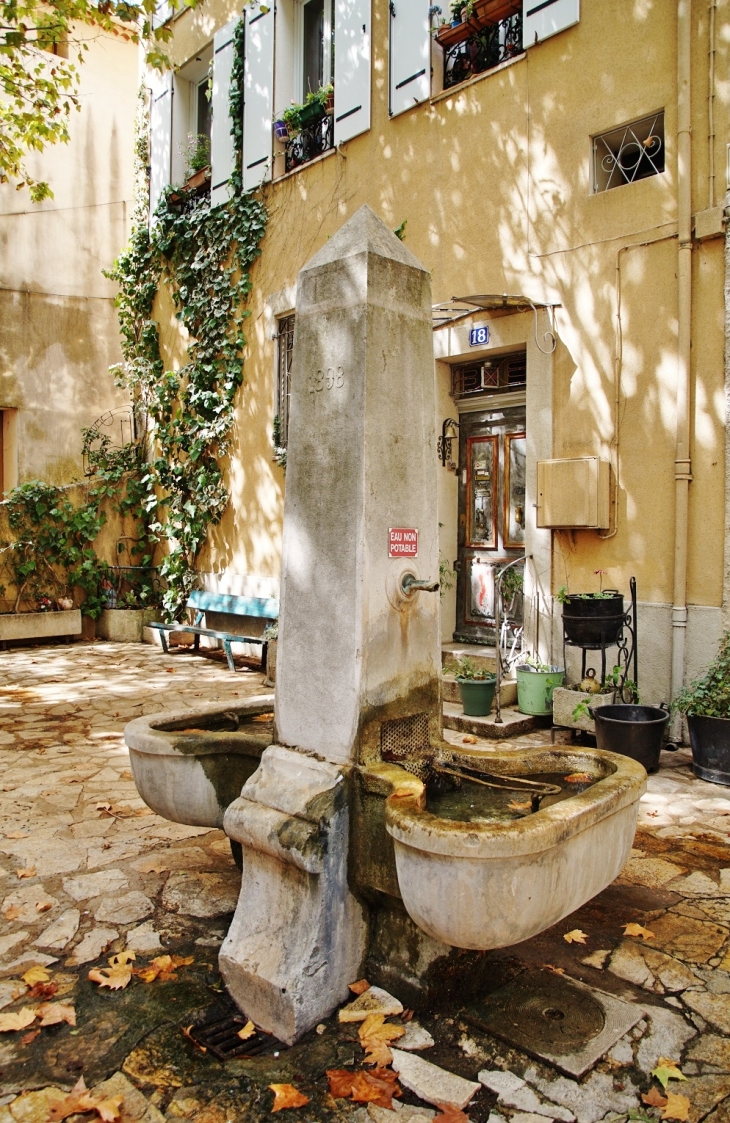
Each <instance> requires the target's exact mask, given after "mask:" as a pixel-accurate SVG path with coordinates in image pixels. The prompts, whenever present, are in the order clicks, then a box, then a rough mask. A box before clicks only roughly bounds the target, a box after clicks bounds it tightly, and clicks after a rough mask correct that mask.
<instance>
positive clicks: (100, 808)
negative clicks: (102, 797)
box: [96, 803, 112, 811]
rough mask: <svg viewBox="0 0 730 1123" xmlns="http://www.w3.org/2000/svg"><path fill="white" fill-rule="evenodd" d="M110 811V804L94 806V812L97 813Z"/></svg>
mask: <svg viewBox="0 0 730 1123" xmlns="http://www.w3.org/2000/svg"><path fill="white" fill-rule="evenodd" d="M111 809H112V805H111V803H97V804H96V810H97V811H111Z"/></svg>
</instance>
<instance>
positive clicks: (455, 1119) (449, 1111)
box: [433, 1104, 469, 1123]
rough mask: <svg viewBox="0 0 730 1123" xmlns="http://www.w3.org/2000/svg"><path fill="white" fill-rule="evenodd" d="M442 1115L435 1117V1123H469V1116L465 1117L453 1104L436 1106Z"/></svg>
mask: <svg viewBox="0 0 730 1123" xmlns="http://www.w3.org/2000/svg"><path fill="white" fill-rule="evenodd" d="M436 1107H437V1108H438V1109H439V1112H440V1114H439V1115H436V1116H434V1121H433V1123H439V1120H441V1123H469V1116H468V1115H464V1112H463V1111H462V1110H461V1109H460V1108H458V1107H454V1106H453V1104H436Z"/></svg>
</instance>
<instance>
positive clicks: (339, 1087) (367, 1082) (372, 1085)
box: [326, 1068, 401, 1110]
mask: <svg viewBox="0 0 730 1123" xmlns="http://www.w3.org/2000/svg"><path fill="white" fill-rule="evenodd" d="M326 1076H327V1080H328V1081H329V1086H330V1093H331V1094H332V1095H333V1096H334V1097H335V1099H351V1100H353V1101H354V1102H355V1103H374V1104H376V1105H377V1106H378V1107H385V1108H388V1109H389V1110H392V1109H393V1096H400V1095H401V1090H400V1088H399V1087H398V1084H397V1075H396V1073H394V1072H393V1071H392V1069H387V1068H375V1069H373V1071H372V1072H348V1071H347V1069H346V1068H330V1069H327V1073H326Z"/></svg>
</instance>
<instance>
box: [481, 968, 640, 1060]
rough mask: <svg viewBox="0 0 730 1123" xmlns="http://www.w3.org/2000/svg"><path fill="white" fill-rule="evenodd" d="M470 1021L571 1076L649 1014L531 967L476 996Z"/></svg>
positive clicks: (561, 977)
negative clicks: (506, 981) (488, 993)
mask: <svg viewBox="0 0 730 1123" xmlns="http://www.w3.org/2000/svg"><path fill="white" fill-rule="evenodd" d="M464 1014H465V1016H466V1018H467V1020H468V1021H470V1022H472V1023H473V1024H474V1025H477V1026H479V1028H480V1029H484V1030H486V1031H487V1032H488V1033H493V1034H494V1035H495V1036H496V1037H500V1038H502V1040H504V1041H507V1042H509V1044H510V1045H516V1046H517V1047H518V1048H520V1049H524V1050H525V1052H527V1053H530V1054H532V1056H535V1057H539V1058H540V1059H541V1060H546V1061H549V1062H550V1063H551V1064H552V1065H554V1066H555V1068H558V1069H560V1070H561V1072H565V1073H567V1074H568V1075H569V1076H582V1074H583V1073H584V1072H586V1071H587V1070H588V1069H589V1068H590V1067H591V1065H594V1064H595V1063H596V1061H597V1060H599V1059H600V1058H601V1057H602V1056H603V1055H604V1053H606V1052H607V1051H608V1050H609V1049H610V1048H611V1047H612V1046H613V1045H615V1044H616V1042H617V1041H618V1040H619V1038H620V1037H623V1035H624V1034H625V1033H627V1032H628V1031H629V1030H630V1029H631V1028H632V1027H633V1026H635V1025H636V1023H637V1022H639V1021H640V1020H641V1019H642V1018H643V1017H644V1014H645V1011H644V1008H643V1007H641V1006H634V1005H633V1004H631V1005H630V1004H629V1003H628V1002H622V1001H621V1000H620V999H618V998H614V997H613V995H609V994H604V993H603V992H602V991H597V990H594V989H593V988H592V987H588V986H585V984H584V983H579V982H578V981H577V980H575V979H567V978H564V977H563V976H561V975H555V974H553V973H552V972H548V971H536V970H528V971H525V972H524V973H523V974H522V975H519V976H518V977H517V978H516V979H513V980H512V982H510V983H508V984H507V985H506V986H504V987H502V988H501V989H500V990H497V991H495V992H494V994H490V995H488V996H487V997H486V998H482V999H478V1000H477V1001H476V1002H473V1003H472V1004H471V1005H470V1006H469V1007H468V1008H467V1009H466V1010H465V1011H464Z"/></svg>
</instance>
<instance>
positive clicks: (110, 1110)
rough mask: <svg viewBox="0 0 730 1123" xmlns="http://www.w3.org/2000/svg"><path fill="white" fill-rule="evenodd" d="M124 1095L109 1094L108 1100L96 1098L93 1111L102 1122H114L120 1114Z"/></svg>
mask: <svg viewBox="0 0 730 1123" xmlns="http://www.w3.org/2000/svg"><path fill="white" fill-rule="evenodd" d="M123 1102H124V1096H110V1097H109V1099H108V1100H98V1101H97V1102H96V1103H95V1104H94V1111H95V1112H96V1114H97V1115H98V1116H99V1118H100V1119H101V1120H103V1123H115V1120H117V1119H119V1118H120V1117H121V1114H122V1110H121V1109H122V1103H123Z"/></svg>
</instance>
